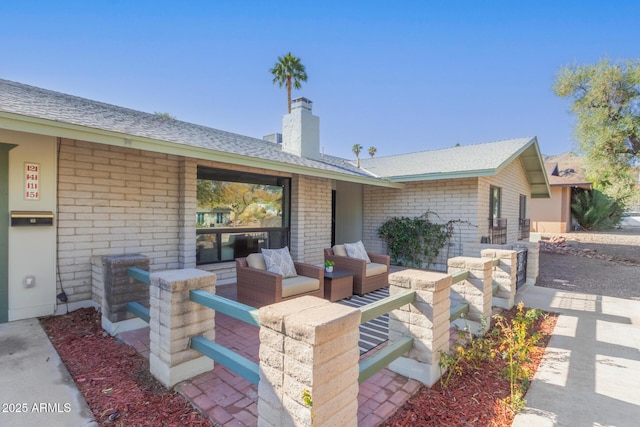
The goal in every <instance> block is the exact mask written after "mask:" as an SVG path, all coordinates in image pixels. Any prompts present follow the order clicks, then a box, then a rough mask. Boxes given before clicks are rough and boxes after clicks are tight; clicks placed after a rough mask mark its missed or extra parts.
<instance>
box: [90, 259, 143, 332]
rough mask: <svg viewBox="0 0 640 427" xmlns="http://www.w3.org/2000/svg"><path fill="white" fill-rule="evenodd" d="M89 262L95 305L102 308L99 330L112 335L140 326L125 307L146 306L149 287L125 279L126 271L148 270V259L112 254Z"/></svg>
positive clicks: (128, 278)
mask: <svg viewBox="0 0 640 427" xmlns="http://www.w3.org/2000/svg"><path fill="white" fill-rule="evenodd" d="M92 263H93V281H94V286H95V287H97V289H99V292H98V295H97V296H96V299H99V301H96V302H98V303H99V304H100V306H101V308H102V327H103V328H104V329H105V330H106V331H107V332H109V333H110V334H112V335H115V334H117V333H119V332H123V331H126V330H131V329H138V328H141V327H143V326H144V323H143V322H142V321H141V320H140V319H137V318H136V317H135V316H134V315H132V314H130V313H129V312H128V311H127V304H128V303H130V302H138V303H140V304H142V305H143V306H145V307H149V285H147V284H146V283H142V282H139V281H137V280H135V279H133V278H131V277H129V275H128V269H129V268H132V267H137V268H140V269H142V270H145V271H149V258H148V257H146V256H144V255H140V254H132V255H113V256H104V257H95V258H93V259H92ZM94 292H96V290H94Z"/></svg>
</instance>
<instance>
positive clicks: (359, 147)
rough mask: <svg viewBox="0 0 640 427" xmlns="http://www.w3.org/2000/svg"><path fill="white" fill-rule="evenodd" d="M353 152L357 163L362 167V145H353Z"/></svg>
mask: <svg viewBox="0 0 640 427" xmlns="http://www.w3.org/2000/svg"><path fill="white" fill-rule="evenodd" d="M351 151H353V154H355V155H356V162H357V165H358V167H360V151H362V145H360V144H353V147H351Z"/></svg>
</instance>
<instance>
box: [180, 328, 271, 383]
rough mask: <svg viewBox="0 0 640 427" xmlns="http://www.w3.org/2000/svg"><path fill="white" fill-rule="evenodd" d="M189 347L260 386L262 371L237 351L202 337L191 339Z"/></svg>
mask: <svg viewBox="0 0 640 427" xmlns="http://www.w3.org/2000/svg"><path fill="white" fill-rule="evenodd" d="M189 346H190V347H191V348H192V349H194V350H196V351H199V352H200V353H202V354H204V355H205V356H207V357H208V358H209V359H212V360H213V361H214V362H218V363H220V364H222V365H224V366H225V367H227V368H229V369H230V370H231V371H233V372H235V373H236V374H238V375H240V376H241V377H242V378H244V379H246V380H247V381H249V382H250V383H251V384H254V385H258V382H260V374H259V372H260V369H259V366H258V364H257V363H255V362H253V361H251V360H249V359H247V358H246V357H243V356H240V355H239V354H238V353H236V352H235V351H232V350H229V349H228V348H226V347H224V346H221V345H220V344H218V343H215V342H213V341H211V340H208V339H206V338H205V337H203V336H202V335H198V336H195V337H191V340H190V344H189Z"/></svg>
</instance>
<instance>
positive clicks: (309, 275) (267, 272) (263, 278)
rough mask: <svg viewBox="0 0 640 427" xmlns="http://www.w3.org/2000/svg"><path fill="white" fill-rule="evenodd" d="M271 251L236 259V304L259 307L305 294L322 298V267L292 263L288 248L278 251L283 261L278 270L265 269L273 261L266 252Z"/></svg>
mask: <svg viewBox="0 0 640 427" xmlns="http://www.w3.org/2000/svg"><path fill="white" fill-rule="evenodd" d="M285 249H286V251H285ZM274 251H275V250H271V249H267V250H263V252H262V253H252V254H249V255H248V256H247V257H246V258H236V274H237V278H238V279H237V288H238V302H241V303H242V304H246V305H250V306H252V307H256V308H260V307H263V306H265V305H268V304H274V303H276V302H281V301H286V300H288V299H292V298H298V297H301V296H305V295H310V296H316V297H319V298H324V278H323V269H322V267H316V266H314V265H311V264H305V263H301V262H293V261H292V260H291V257H290V256H289V250H288V248H283V250H280V252H279V255H281V259H280V261H282V262H280V263H276V264H278V266H277V267H274V266H271V265H269V266H268V263H269V262H272V261H271V260H272V259H273V258H270V257H269V256H265V253H266V254H271V253H274ZM282 263H284V264H285V267H284V269H283V267H282Z"/></svg>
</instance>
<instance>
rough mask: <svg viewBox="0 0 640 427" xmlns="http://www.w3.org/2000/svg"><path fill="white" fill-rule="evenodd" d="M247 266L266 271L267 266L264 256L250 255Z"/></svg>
mask: <svg viewBox="0 0 640 427" xmlns="http://www.w3.org/2000/svg"><path fill="white" fill-rule="evenodd" d="M247 264H249V267H251V268H257V269H258V270H266V269H267V264H265V262H264V256H263V255H262V254H249V255H247Z"/></svg>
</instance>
